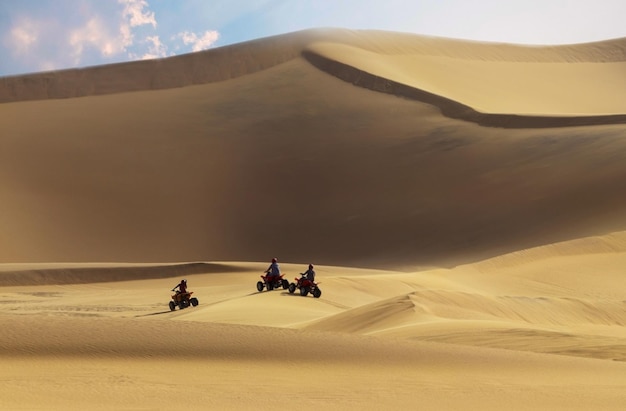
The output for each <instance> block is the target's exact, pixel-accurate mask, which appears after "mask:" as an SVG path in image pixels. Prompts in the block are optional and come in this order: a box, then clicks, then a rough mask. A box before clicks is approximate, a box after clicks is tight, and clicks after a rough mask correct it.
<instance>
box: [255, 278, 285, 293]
mask: <svg viewBox="0 0 626 411" xmlns="http://www.w3.org/2000/svg"><path fill="white" fill-rule="evenodd" d="M283 276H284V274H281V275H279V276H274V277H269V276H267V275H262V276H261V278H262V279H263V281H259V282H258V283H256V289H257V290H259V292H261V291H263V288H267V291H272V290H273V289H275V288H280V287H282V288H283V290H286V289H287V288H289V281H287V280H285V279H284V278H283Z"/></svg>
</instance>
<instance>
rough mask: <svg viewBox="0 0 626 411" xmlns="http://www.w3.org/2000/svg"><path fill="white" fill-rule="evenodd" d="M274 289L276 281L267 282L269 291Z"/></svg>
mask: <svg viewBox="0 0 626 411" xmlns="http://www.w3.org/2000/svg"><path fill="white" fill-rule="evenodd" d="M273 289H274V283H273V282H271V281H270V282H269V283H267V291H272V290H273Z"/></svg>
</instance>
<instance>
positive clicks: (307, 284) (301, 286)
mask: <svg viewBox="0 0 626 411" xmlns="http://www.w3.org/2000/svg"><path fill="white" fill-rule="evenodd" d="M300 276H301V277H300V278H294V280H295V281H296V282H295V283H291V284H289V294H293V293H295V292H296V289H297V290H300V295H301V296H303V297H306V296H307V295H308V294H309V293H311V294H312V295H313V297H315V298H320V297H321V295H322V290H320V288H319V287H318V285H319V283H316V282H314V281H309V279H308V278H306V277H305V274H304V273H300Z"/></svg>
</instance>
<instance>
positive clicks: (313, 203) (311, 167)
mask: <svg viewBox="0 0 626 411" xmlns="http://www.w3.org/2000/svg"><path fill="white" fill-rule="evenodd" d="M410 37H411V38H413V39H414V41H415V42H417V44H420V45H421V47H422V49H423V50H426V51H423V53H426V52H429V53H431V54H432V53H433V50H445V51H446V53H447V54H454V53H455V52H457V53H461V52H462V53H463V55H464V57H466V55H467V54H469V55H472V52H473V51H474V52H475V53H476V55H479V56H483V57H482V58H486V57H484V55H490V53H493V54H495V55H499V54H502V53H503V54H504V55H505V56H506V55H507V53H509V54H508V55H509V56H513V57H515V58H513V57H510V58H509V60H511V61H516V59H521V58H522V57H523V58H524V59H529V58H531V57H532V56H533V53H536V54H535V55H536V56H538V57H537V59H538V60H539V63H537V64H542V60H546V59H548V57H549V58H550V59H553V60H554V59H559V58H560V59H561V60H564V62H563V64H565V63H566V62H567V58H566V57H567V56H572V55H573V56H575V57H576V58H578V59H583V60H586V61H587V62H588V60H592V61H598V62H602V61H603V59H605V60H608V61H607V62H604V63H602V64H613V63H615V62H619V61H622V60H621V59H622V57H620V56H622V54H623V53H622V54H619V53H618V51H619V50H622V51H623V42H610V43H608V45H607V44H604V43H600V44H597V45H581V46H580V47H579V48H576V47H575V46H569V47H565V48H562V49H559V48H547V49H541V48H539V49H537V50H536V51H533V49H532V48H530V49H524V48H522V49H521V50H522V51H520V49H518V48H515V47H512V48H511V47H508V46H498V45H485V44H474V43H463V42H454V41H449V40H438V39H422V38H420V37H415V36H410ZM320 39H322V40H325V41H328V40H329V39H330V40H333V39H334V40H335V41H337V42H340V43H343V44H346V43H350V44H352V45H353V46H354V47H362V48H363V47H366V46H367V47H369V52H371V50H374V51H375V52H378V53H380V49H383V50H389V49H390V47H391V46H390V45H392V44H396V45H398V47H401V48H402V49H401V50H400V51H402V52H405V53H408V54H411V53H413V54H416V53H418V52H417V51H415V50H413V49H412V48H411V47H412V46H410V45H411V44H415V43H411V41H410V38H409V37H407V36H404V35H395V36H394V35H393V34H383V33H378V32H374V33H369V34H367V35H360V34H359V33H353V32H344V31H313V32H305V33H296V34H294V35H286V36H279V37H276V38H270V39H262V40H259V41H256V42H251V43H246V44H244V45H238V46H232V47H227V48H223V49H216V50H213V51H210V52H206V53H200V54H193V55H188V56H180V57H176V58H173V59H171V60H170V59H166V60H160V61H155V62H141V63H129V64H123V65H114V66H103V67H100V68H94V69H85V70H84V71H80V70H78V71H69V72H55V73H50V74H46V75H47V76H48V79H49V80H47V82H45V84H47V86H45V87H44V86H42V85H41V83H38V82H37V81H39V80H41V78H42V76H44V75H35V76H34V77H29V76H23V77H19V78H7V79H0V80H3V81H4V82H0V84H1V86H0V87H4V88H0V90H1V92H0V97H1V100H2V101H13V102H11V103H6V104H3V105H0V113H1V114H2V116H1V117H2V118H1V119H0V122H1V124H2V129H3V133H2V136H0V147H1V149H0V197H1V198H2V202H1V203H0V226H1V227H2V230H1V231H0V250H1V251H0V262H44V261H129V262H163V261H194V260H256V261H259V260H261V261H262V260H267V259H269V258H271V257H273V256H278V257H279V258H280V259H281V260H282V261H294V262H296V261H305V262H308V261H314V262H318V263H323V264H334V265H360V266H372V267H394V268H399V267H409V266H412V267H414V266H420V265H453V264H459V263H462V262H469V261H476V260H479V259H483V258H486V257H489V256H493V255H498V254H502V253H504V252H507V251H514V250H518V249H522V248H527V247H530V246H535V245H540V244H546V243H551V242H554V241H558V240H565V239H570V238H576V237H580V236H585V235H594V234H599V233H604V232H608V231H617V230H622V229H626V213H625V212H624V210H626V207H625V206H626V192H625V191H624V190H623V185H624V184H623V181H625V180H624V179H625V178H626V140H625V138H626V126H624V125H623V124H619V123H622V122H623V113H617V112H616V111H615V110H617V109H618V108H619V107H622V106H623V101H620V100H619V98H618V97H615V96H611V99H612V100H611V101H612V102H611V107H612V108H616V109H615V110H613V114H610V115H606V116H605V115H597V113H592V115H586V114H585V113H582V114H580V113H579V114H578V115H569V116H567V117H568V118H567V119H566V121H565V123H559V122H558V121H561V120H562V117H563V116H562V115H559V116H552V117H551V116H550V115H549V113H542V116H539V117H537V116H535V117H532V118H530V117H528V116H519V115H517V114H515V113H512V114H511V118H515V121H516V122H515V124H514V125H513V126H514V128H504V127H502V126H507V124H502V123H500V124H495V123H494V124H489V123H488V122H487V123H485V122H481V121H476V122H472V121H471V120H472V119H470V118H464V117H463V116H462V115H461V116H458V115H450V107H451V104H452V103H454V101H453V102H452V103H450V104H448V103H449V98H448V97H446V99H447V100H446V99H443V100H442V99H441V98H439V97H438V98H439V100H437V101H432V100H428V99H426V100H424V99H414V98H406V97H407V96H406V95H402V96H401V97H399V96H397V95H394V94H393V93H394V91H393V90H391V93H390V92H380V91H385V90H375V89H374V90H373V89H372V87H367V85H363V84H361V83H358V82H357V84H356V85H355V84H353V83H354V81H351V80H350V79H349V78H347V79H346V78H343V79H342V78H341V75H339V74H340V73H338V72H335V71H333V70H332V68H333V67H334V66H333V65H332V64H331V65H330V66H324V67H322V68H324V70H320V69H319V67H320V64H311V62H312V59H311V54H308V55H307V54H305V55H304V57H303V56H302V52H303V51H304V50H305V48H306V47H307V45H308V44H313V42H314V41H316V42H319V41H320ZM407 44H408V45H407ZM511 50H513V51H515V52H516V53H517V54H514V53H513V51H511ZM574 51H576V52H577V53H578V54H576V53H574ZM568 53H569V54H568ZM520 56H521V57H520ZM555 56H556V57H555ZM616 56H617V57H616ZM305 57H306V58H305ZM583 57H584V58H583ZM213 58H214V61H216V62H217V63H215V64H211V61H212V60H211V59H213ZM202 59H206V60H204V61H203V63H199V62H200V61H201V60H202ZM314 59H315V58H313V60H314ZM346 59H347V60H349V59H350V56H346ZM594 59H595V60H594ZM324 61H329V60H324ZM330 61H331V63H332V60H330ZM355 61H356V58H355ZM341 64H344V65H345V62H344V63H341ZM571 64H576V62H571ZM599 64H600V63H599ZM617 64H619V63H617ZM203 67H204V68H206V69H205V70H204V71H203V70H202V69H201V68H203ZM353 67H357V69H358V67H359V65H358V64H354V66H353ZM603 67H604V66H603ZM392 68H393V67H392ZM399 68H402V69H403V70H404V71H406V70H405V69H406V67H404V66H402V67H399ZM391 71H392V72H394V71H393V70H391ZM396 71H400V70H399V69H398V70H396ZM129 73H131V74H129ZM355 73H356V74H358V71H354V68H353V71H352V74H353V75H354V74H355ZM364 73H365V72H364ZM385 73H387V72H383V73H382V74H385ZM142 74H143V75H142ZM243 74H245V75H243ZM379 74H381V73H379ZM591 75H593V73H591ZM72 76H74V77H75V78H74V77H72ZM415 76H416V78H417V80H420V79H421V78H420V77H419V76H420V73H419V72H416V74H415ZM76 78H80V79H83V80H80V81H78V80H76ZM85 78H89V79H90V80H89V81H87V82H86V83H85V80H84V79H85ZM361 78H366V74H363V76H362V77H361ZM377 78H382V77H377ZM29 79H30V80H32V81H34V80H33V79H39V80H37V81H35V84H36V86H35V87H30V88H29V87H28V84H27V83H28V81H29ZM346 80H348V81H346ZM422 80H424V81H426V80H428V79H422ZM203 83H204V84H203ZM76 84H81V86H80V87H74V86H73V85H76ZM85 84H92V85H93V84H100V86H98V87H99V88H89V87H87V86H86V85H85ZM51 85H55V87H56V88H54V87H51ZM107 85H108V87H109V88H107ZM181 86H186V87H181ZM72 87H74V88H72ZM173 87H176V88H173ZM53 89H54V90H57V91H55V92H53V91H51V90H53ZM7 90H9V91H10V92H9V91H7ZM42 90H46V91H45V92H43V91H42ZM77 90H82V91H81V92H80V93H79V92H78V91H77ZM125 91H133V92H132V93H129V92H125ZM386 91H389V90H386ZM490 92H492V90H489V89H488V88H487V89H485V90H484V93H487V94H488V93H490ZM11 93H13V94H11ZM37 93H40V94H37ZM55 93H57V94H55ZM59 93H60V94H59ZM81 93H82V94H81ZM494 93H495V92H494ZM399 94H402V93H399ZM461 94H462V93H461ZM495 94H497V93H495ZM618 94H619V93H618ZM79 95H82V96H84V97H80V98H65V99H60V100H57V99H42V98H44V97H73V96H79ZM622 95H626V93H622ZM7 96H8V97H7ZM436 96H439V95H436ZM408 97H410V96H408ZM496 98H501V96H499V95H496ZM597 98H601V96H599V95H591V96H590V99H591V100H590V101H589V102H588V103H587V104H588V105H590V106H593V99H597ZM20 100H21V101H20ZM468 102H469V103H471V101H466V102H464V103H463V104H464V105H465V106H467V107H468V108H469V109H470V110H474V112H476V110H475V108H472V107H471V104H468ZM437 103H439V105H437ZM454 104H456V103H454ZM452 105H453V104H452ZM480 115H481V116H482V118H487V119H494V118H498V117H497V115H495V116H490V115H489V113H486V114H485V113H481V114H480ZM451 117H454V118H451ZM542 118H543V120H542ZM551 118H552V119H555V118H556V119H557V120H558V121H557V122H556V123H555V122H552V123H550V121H552V120H550V119H551ZM538 119H539V120H540V121H539V122H541V121H546V123H544V124H539V125H538V123H537V121H538ZM546 119H547V120H546ZM589 119H593V121H592V122H591V123H589V122H588V120H589ZM476 123H478V124H476ZM496 123H497V122H496ZM613 123H617V124H613ZM582 124H593V125H587V126H582ZM486 125H490V126H493V125H498V126H501V127H487V126H486ZM508 125H509V126H510V125H511V124H508ZM563 125H567V126H568V127H558V126H563ZM575 125H578V126H575Z"/></svg>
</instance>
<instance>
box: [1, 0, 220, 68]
mask: <svg viewBox="0 0 626 411" xmlns="http://www.w3.org/2000/svg"><path fill="white" fill-rule="evenodd" d="M37 1H38V2H39V6H38V7H37V8H34V7H28V5H27V3H26V2H24V3H23V4H22V3H21V2H17V3H16V5H15V7H12V8H11V9H8V11H9V12H8V14H7V15H6V16H2V15H1V13H0V54H2V55H3V56H4V58H2V59H0V76H2V75H6V74H13V73H19V72H33V71H41V70H57V69H63V68H70V67H79V66H83V67H84V66H91V65H99V64H107V63H112V62H121V61H129V60H139V59H151V58H163V57H167V56H169V55H174V54H175V53H180V52H183V50H187V51H194V52H195V51H200V50H204V49H207V48H210V47H211V46H213V45H214V44H215V42H216V41H217V40H218V38H219V37H220V34H219V33H218V32H217V31H210V30H206V31H203V30H202V25H203V24H205V22H198V21H188V20H186V19H181V18H180V17H178V16H174V15H172V14H171V12H172V11H171V7H172V6H171V5H166V4H164V3H159V2H155V1H150V0H117V1H110V0H109V1H106V2H104V1H100V0H77V1H76V3H74V5H70V4H69V3H66V2H59V1H58V0H37ZM151 3H154V4H155V7H154V8H151ZM189 4H192V5H193V4H194V3H189ZM204 4H205V3H197V4H195V5H194V6H191V7H190V8H187V6H185V8H184V10H185V11H187V12H194V13H204V12H206V11H205V10H204V9H202V7H200V6H201V5H204ZM0 8H1V7H0ZM159 16H160V17H161V18H162V19H163V21H164V22H165V23H164V25H163V26H161V25H159V23H160V21H159ZM3 17H5V18H6V19H4V20H3ZM191 20H193V19H191ZM4 22H6V24H2V23H4ZM180 24H182V26H180ZM198 27H199V28H200V30H198ZM176 33H178V34H176ZM190 49H191V50H190Z"/></svg>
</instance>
